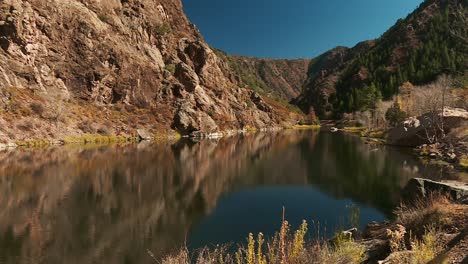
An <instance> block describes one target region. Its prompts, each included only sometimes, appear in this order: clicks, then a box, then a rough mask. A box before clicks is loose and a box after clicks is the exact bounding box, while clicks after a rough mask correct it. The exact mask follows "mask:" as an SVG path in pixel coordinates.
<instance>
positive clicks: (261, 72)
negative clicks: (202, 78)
mask: <svg viewBox="0 0 468 264" xmlns="http://www.w3.org/2000/svg"><path fill="white" fill-rule="evenodd" d="M218 53H219V54H220V57H224V58H225V61H227V62H228V63H229V66H230V68H231V70H232V72H233V74H234V75H235V76H236V78H237V79H238V80H239V82H240V83H241V84H242V85H244V86H245V87H249V88H251V89H254V90H255V91H259V92H262V93H264V94H268V95H270V96H273V97H275V98H278V99H281V100H283V101H286V102H289V101H291V100H292V99H294V98H296V97H297V96H299V94H300V93H301V92H302V90H303V87H304V84H305V81H306V79H307V71H308V68H309V64H310V63H311V60H309V59H291V60H287V59H260V58H255V57H246V56H234V55H228V54H226V53H224V52H221V51H218Z"/></svg>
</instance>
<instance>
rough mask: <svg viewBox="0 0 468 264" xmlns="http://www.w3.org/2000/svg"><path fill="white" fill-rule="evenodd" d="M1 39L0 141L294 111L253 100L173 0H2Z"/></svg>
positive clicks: (185, 128) (216, 125) (230, 123)
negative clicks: (264, 104)
mask: <svg viewBox="0 0 468 264" xmlns="http://www.w3.org/2000/svg"><path fill="white" fill-rule="evenodd" d="M0 47H1V49H0V109H1V110H2V111H1V114H0V124H1V126H0V140H2V141H7V140H12V139H13V140H14V139H21V138H31V137H41V138H51V137H63V136H64V135H69V134H81V133H97V132H100V133H101V132H102V133H115V132H125V133H135V131H136V128H137V127H144V128H145V129H147V130H148V131H149V132H151V133H153V132H155V131H158V130H170V129H174V130H178V131H180V132H182V133H190V132H193V131H195V130H201V131H203V132H213V131H219V130H225V129H234V128H242V127H244V126H256V127H258V126H261V127H271V126H282V125H287V124H294V123H295V122H296V121H297V120H298V119H299V118H300V116H299V115H298V114H292V113H290V112H289V111H288V110H287V108H286V107H284V106H282V105H281V104H278V105H275V107H264V106H263V105H262V109H260V108H258V107H257V106H258V104H256V103H254V102H252V101H251V98H256V97H257V95H253V94H255V92H253V91H251V90H249V89H244V88H241V87H243V85H240V83H239V81H238V80H237V79H236V78H235V76H234V75H233V74H232V72H231V70H230V68H229V65H228V63H227V62H226V61H224V60H223V59H222V58H220V57H218V56H217V55H216V53H215V52H214V51H213V50H212V49H211V48H210V47H209V46H208V45H207V44H206V43H205V42H204V40H203V38H202V36H201V35H200V33H199V31H198V30H197V29H196V27H195V26H194V25H193V24H191V23H190V22H189V21H188V19H187V18H186V16H185V14H184V13H183V8H182V3H181V1H180V0H161V1H150V0H142V1H117V0H105V1H92V0H54V1H39V0H31V1H20V0H5V1H1V2H0ZM260 97H262V96H260ZM33 104H35V105H36V106H33ZM266 104H267V105H268V103H266ZM265 109H267V110H268V111H265ZM261 127H259V128H261ZM98 130H99V131H98Z"/></svg>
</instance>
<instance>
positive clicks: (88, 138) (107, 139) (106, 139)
mask: <svg viewBox="0 0 468 264" xmlns="http://www.w3.org/2000/svg"><path fill="white" fill-rule="evenodd" d="M63 141H64V144H113V143H132V142H137V141H138V138H137V137H135V136H129V135H120V136H114V135H111V136H103V135H83V136H76V137H73V136H70V137H65V138H64V139H63Z"/></svg>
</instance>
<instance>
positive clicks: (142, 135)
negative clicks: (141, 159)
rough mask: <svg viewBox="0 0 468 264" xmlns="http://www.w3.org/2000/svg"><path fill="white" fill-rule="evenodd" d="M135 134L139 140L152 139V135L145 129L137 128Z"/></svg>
mask: <svg viewBox="0 0 468 264" xmlns="http://www.w3.org/2000/svg"><path fill="white" fill-rule="evenodd" d="M137 134H138V139H139V140H140V141H149V140H152V139H153V135H151V133H149V132H148V131H147V130H145V129H138V130H137Z"/></svg>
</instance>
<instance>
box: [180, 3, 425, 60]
mask: <svg viewBox="0 0 468 264" xmlns="http://www.w3.org/2000/svg"><path fill="white" fill-rule="evenodd" d="M182 2H183V4H184V9H185V12H186V14H187V15H188V17H189V19H190V20H191V21H192V23H194V24H195V25H197V27H198V28H199V29H200V31H201V33H202V34H203V36H204V37H205V40H206V41H207V42H208V43H209V44H210V45H211V46H213V47H216V48H219V49H222V50H224V51H226V52H228V53H232V54H237V55H247V56H256V57H267V58H312V57H315V56H317V55H320V54H321V53H323V52H325V51H327V50H329V49H331V48H333V47H336V46H348V47H351V46H354V45H355V44H356V43H358V42H360V41H363V40H367V39H373V38H377V37H379V36H380V35H382V34H383V33H384V32H385V31H386V30H387V29H388V28H389V27H391V26H392V25H393V24H394V23H395V22H396V21H397V20H398V19H399V18H404V17H406V15H408V14H409V13H411V12H412V11H413V10H414V9H415V8H416V7H417V6H419V4H420V3H421V2H423V1H422V0H289V1H284V0H182Z"/></svg>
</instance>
